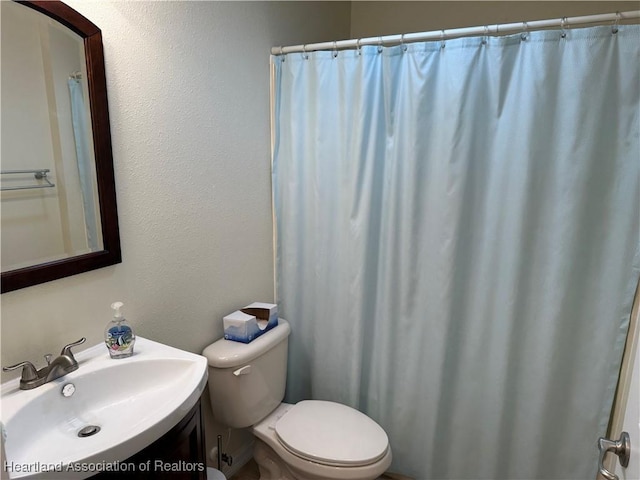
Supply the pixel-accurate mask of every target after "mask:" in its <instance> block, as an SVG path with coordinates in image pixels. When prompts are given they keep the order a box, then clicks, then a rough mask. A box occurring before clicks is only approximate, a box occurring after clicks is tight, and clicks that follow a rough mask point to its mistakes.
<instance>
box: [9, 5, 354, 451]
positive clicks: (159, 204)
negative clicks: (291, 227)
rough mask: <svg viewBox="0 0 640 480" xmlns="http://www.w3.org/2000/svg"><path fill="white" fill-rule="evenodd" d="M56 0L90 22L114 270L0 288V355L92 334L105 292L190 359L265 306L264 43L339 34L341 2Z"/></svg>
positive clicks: (269, 263) (343, 16) (140, 326)
mask: <svg viewBox="0 0 640 480" xmlns="http://www.w3.org/2000/svg"><path fill="white" fill-rule="evenodd" d="M65 2H66V3H68V4H69V5H70V6H71V7H73V8H75V9H77V10H78V11H79V12H80V13H82V14H83V15H85V16H86V17H87V18H89V19H90V20H91V21H93V22H94V23H96V25H98V26H99V27H100V28H101V29H102V34H103V42H104V48H105V62H106V76H107V84H108V95H109V109H110V114H111V132H112V140H113V156H114V162H115V174H116V188H117V197H118V208H119V215H120V235H121V240H122V252H123V263H122V264H120V265H116V266H112V267H107V268H103V269H100V270H97V271H94V272H88V273H84V274H81V275H76V276H73V277H69V278H66V279H62V280H57V281H54V282H50V283H46V284H43V285H39V286H35V287H30V288H26V289H23V290H18V291H15V292H11V293H6V294H3V295H2V330H1V332H2V335H1V337H2V359H1V363H2V365H8V364H11V363H17V362H19V361H22V360H32V361H34V362H36V363H38V365H39V366H42V364H43V363H44V360H42V355H44V354H45V353H49V352H51V353H54V354H57V353H58V352H59V351H60V348H61V347H62V346H63V345H64V344H65V343H67V342H69V341H72V340H77V339H78V338H80V337H82V336H86V337H87V339H88V342H87V345H92V344H96V343H98V342H100V341H102V340H103V330H104V327H105V325H106V324H107V322H108V321H109V320H110V318H111V312H110V309H109V305H110V304H111V303H112V302H113V301H115V300H122V301H123V302H124V303H125V309H124V313H125V316H126V317H127V318H128V319H129V320H130V321H131V323H132V325H133V327H134V329H135V331H136V332H137V333H138V334H139V335H141V336H144V337H147V338H150V339H153V340H157V341H160V342H164V343H167V344H170V345H173V346H176V347H179V348H183V349H186V350H189V351H192V352H198V353H199V352H201V351H202V349H203V348H204V347H205V346H206V345H208V344H209V343H211V342H212V341H213V340H215V339H217V338H220V337H221V336H222V316H223V315H225V314H226V313H229V312H231V311H233V310H235V309H237V308H239V307H242V306H244V305H246V304H247V303H249V302H252V301H272V300H273V260H272V248H273V245H272V225H271V177H270V132H269V118H270V117H269V51H270V47H271V46H272V45H280V44H285V45H286V44H297V43H310V42H314V41H321V40H324V39H326V38H336V37H338V38H348V36H349V28H350V20H349V18H350V5H349V4H348V3H341V2H326V3H314V2H301V3H298V2H255V3H253V2H146V1H145V2H104V1H101V2H86V1H84V0H65ZM6 378H7V377H4V378H3V380H6ZM207 433H208V434H209V435H208V436H209V441H210V442H215V436H213V435H212V434H211V428H208V432H207ZM234 438H235V436H234ZM232 441H233V439H232Z"/></svg>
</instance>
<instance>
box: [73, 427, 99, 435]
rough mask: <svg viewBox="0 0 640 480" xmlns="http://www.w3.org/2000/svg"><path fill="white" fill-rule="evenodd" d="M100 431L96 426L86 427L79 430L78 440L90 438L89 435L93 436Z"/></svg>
mask: <svg viewBox="0 0 640 480" xmlns="http://www.w3.org/2000/svg"><path fill="white" fill-rule="evenodd" d="M99 431H100V427H99V426H97V425H87V426H86V427H84V428H81V429H80V431H79V432H78V436H79V437H80V438H84V437H90V436H91V435H95V434H96V433H98V432H99Z"/></svg>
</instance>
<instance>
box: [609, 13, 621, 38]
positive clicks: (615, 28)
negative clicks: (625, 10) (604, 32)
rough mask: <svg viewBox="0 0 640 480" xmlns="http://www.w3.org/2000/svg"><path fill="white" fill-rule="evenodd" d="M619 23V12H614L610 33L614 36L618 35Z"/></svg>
mask: <svg viewBox="0 0 640 480" xmlns="http://www.w3.org/2000/svg"><path fill="white" fill-rule="evenodd" d="M619 23H620V12H616V20H615V22H613V27H611V33H613V34H614V35H615V34H616V33H618V24H619Z"/></svg>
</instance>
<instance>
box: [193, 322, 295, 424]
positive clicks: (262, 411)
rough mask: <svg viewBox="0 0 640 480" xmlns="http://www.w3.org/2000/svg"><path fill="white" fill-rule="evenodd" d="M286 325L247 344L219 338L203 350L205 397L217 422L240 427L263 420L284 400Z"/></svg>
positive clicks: (283, 324) (287, 342) (279, 326)
mask: <svg viewBox="0 0 640 480" xmlns="http://www.w3.org/2000/svg"><path fill="white" fill-rule="evenodd" d="M290 331H291V329H290V327H289V323H288V322H287V321H286V320H283V319H279V321H278V326H277V327H275V328H273V329H272V330H269V331H268V332H266V333H264V334H262V335H261V336H260V337H258V338H256V339H255V340H253V341H252V342H251V343H246V344H245V343H240V342H233V341H231V340H224V339H220V340H218V341H217V342H215V343H212V344H211V345H209V346H208V347H207V348H205V349H204V351H203V352H202V355H204V356H205V357H207V359H208V361H209V395H210V397H211V407H212V409H213V416H214V418H215V419H216V421H217V422H219V423H221V424H222V425H227V426H229V427H232V428H244V427H248V426H251V425H254V424H255V423H258V422H259V421H260V420H262V419H263V418H265V417H266V416H267V415H269V413H271V412H272V411H273V410H274V409H275V408H276V407H277V406H278V405H280V403H281V402H282V399H283V398H284V389H285V383H286V376H287V348H288V344H289V340H288V339H289V332H290Z"/></svg>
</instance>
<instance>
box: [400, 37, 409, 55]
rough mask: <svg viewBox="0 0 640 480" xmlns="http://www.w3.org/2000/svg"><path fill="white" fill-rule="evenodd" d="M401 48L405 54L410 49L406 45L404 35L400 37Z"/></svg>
mask: <svg viewBox="0 0 640 480" xmlns="http://www.w3.org/2000/svg"><path fill="white" fill-rule="evenodd" d="M400 46H401V47H402V52H403V53H404V52H406V51H407V48H408V47H407V46H406V45H405V44H404V33H403V34H402V35H400Z"/></svg>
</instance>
